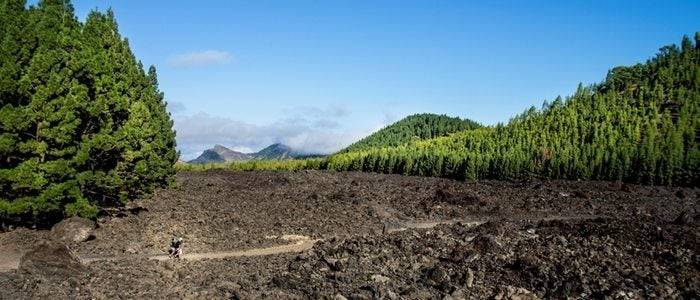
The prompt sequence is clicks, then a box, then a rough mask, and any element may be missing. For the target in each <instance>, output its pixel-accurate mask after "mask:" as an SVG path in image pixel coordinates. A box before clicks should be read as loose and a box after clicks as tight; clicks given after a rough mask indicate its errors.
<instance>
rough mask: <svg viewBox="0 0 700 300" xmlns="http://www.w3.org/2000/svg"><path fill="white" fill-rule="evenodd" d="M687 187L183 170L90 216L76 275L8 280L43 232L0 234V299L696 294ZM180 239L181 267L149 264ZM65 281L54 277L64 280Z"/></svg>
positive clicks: (699, 266)
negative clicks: (145, 193)
mask: <svg viewBox="0 0 700 300" xmlns="http://www.w3.org/2000/svg"><path fill="white" fill-rule="evenodd" d="M699 197H700V190H698V189H697V188H694V189H693V188H676V187H645V186H635V185H626V184H619V183H609V182H574V181H530V182H523V183H508V182H501V181H481V182H477V183H465V182H458V181H452V180H444V179H437V178H420V177H404V176H397V175H380V174H365V173H333V172H317V171H309V172H296V173H276V172H231V171H210V172H202V173H197V172H193V173H189V172H183V173H180V174H179V175H178V180H177V185H176V186H175V187H173V188H170V189H167V190H159V191H158V192H157V193H156V194H155V195H154V196H153V197H152V198H149V199H146V200H140V201H136V202H135V203H134V204H132V206H131V207H129V208H124V209H120V210H116V209H115V210H110V211H105V212H104V213H103V214H102V216H101V217H100V219H99V220H98V223H99V227H98V228H97V229H96V230H95V232H94V235H95V238H94V239H92V240H89V241H86V242H82V243H78V244H72V245H70V248H71V249H72V250H73V252H74V253H75V255H76V256H77V257H79V258H80V259H81V260H82V262H83V266H82V267H79V268H77V269H70V271H64V272H59V271H56V270H52V271H47V270H41V269H31V270H24V269H19V270H17V269H14V270H10V269H12V268H16V266H17V263H18V261H19V258H20V257H21V255H22V253H24V252H26V251H28V250H29V249H31V248H32V247H33V246H34V245H35V244H36V243H38V242H39V241H41V240H44V239H47V238H49V237H50V236H51V233H50V232H49V231H46V230H30V229H23V228H20V229H15V230H11V231H8V232H4V233H0V269H2V270H3V271H4V272H3V273H0V289H1V290H0V298H2V299H17V298H37V297H39V298H47V297H51V298H119V297H122V298H147V297H148V298H157V299H162V298H202V299H210V298H236V297H238V298H323V297H328V298H330V297H333V296H337V295H342V296H344V297H347V298H349V299H352V298H355V299H371V298H387V299H398V298H406V299H424V298H445V297H448V298H449V297H453V298H488V297H496V298H498V297H501V298H503V299H507V298H514V297H524V298H521V299H528V297H539V298H561V297H566V296H569V297H572V298H606V297H609V298H622V299H625V298H630V299H636V298H658V297H671V298H697V297H698V296H699V293H700V255H699V254H700V249H699V247H700V243H699V241H700V230H699V229H700V228H698V227H699V225H700V216H698V214H697V212H700V201H699V200H698V198H699ZM173 235H180V236H183V237H184V239H185V254H186V255H185V257H184V258H185V259H183V260H180V261H173V260H167V259H166V260H164V258H165V256H164V253H165V250H166V248H167V243H168V240H169V239H170V238H171V237H172V236H173ZM66 270H68V269H66Z"/></svg>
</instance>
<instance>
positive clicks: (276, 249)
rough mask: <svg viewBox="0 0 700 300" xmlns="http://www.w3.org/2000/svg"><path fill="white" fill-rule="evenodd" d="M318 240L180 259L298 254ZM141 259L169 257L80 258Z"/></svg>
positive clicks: (90, 259) (106, 258)
mask: <svg viewBox="0 0 700 300" xmlns="http://www.w3.org/2000/svg"><path fill="white" fill-rule="evenodd" d="M318 241H320V240H319V239H316V240H312V239H309V238H306V237H304V238H303V239H299V240H298V241H296V242H295V243H292V244H286V245H280V246H272V247H265V248H252V249H247V250H236V251H216V252H204V253H185V254H183V255H182V256H180V258H182V259H186V260H202V259H221V258H228V257H242V256H264V255H274V254H282V253H298V252H304V251H306V250H309V249H311V248H312V247H313V246H314V244H316V242H318ZM133 257H142V258H147V259H154V260H168V259H170V257H169V256H168V255H167V254H152V255H148V254H141V255H139V254H135V255H120V256H95V257H82V258H81V260H82V261H83V262H85V263H91V262H95V261H116V260H120V259H125V258H133Z"/></svg>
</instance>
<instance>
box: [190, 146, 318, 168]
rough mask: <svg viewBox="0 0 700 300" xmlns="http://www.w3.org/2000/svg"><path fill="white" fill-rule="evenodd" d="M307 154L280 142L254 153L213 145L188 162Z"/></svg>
mask: <svg viewBox="0 0 700 300" xmlns="http://www.w3.org/2000/svg"><path fill="white" fill-rule="evenodd" d="M309 156H310V155H308V154H302V153H299V152H296V151H294V150H293V149H292V148H291V147H289V146H287V145H284V144H280V143H276V144H272V145H270V146H267V147H265V148H264V149H262V150H260V151H258V152H255V153H243V152H238V151H234V150H231V149H229V148H226V147H224V146H222V145H215V146H214V148H211V149H207V150H204V152H202V154H201V155H200V156H199V157H197V158H195V159H193V160H190V161H189V163H193V164H206V163H221V162H235V161H249V160H285V159H295V158H305V157H309ZM312 156H318V155H312Z"/></svg>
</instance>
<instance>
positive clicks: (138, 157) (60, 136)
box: [0, 0, 178, 218]
mask: <svg viewBox="0 0 700 300" xmlns="http://www.w3.org/2000/svg"><path fill="white" fill-rule="evenodd" d="M0 18H1V19H0V24H2V25H0V26H1V27H0V33H2V40H1V41H0V43H1V44H0V59H1V60H0V188H1V189H2V191H3V193H2V194H0V213H2V214H3V215H5V217H17V216H21V217H35V218H55V217H61V216H64V215H75V214H78V215H83V216H94V215H95V214H96V213H97V210H98V207H99V206H103V205H115V204H121V203H124V202H125V201H127V200H128V199H134V198H136V197H139V196H143V195H145V194H147V193H150V192H151V191H152V190H153V189H154V188H155V187H158V186H163V185H165V184H167V183H168V181H169V179H170V178H171V177H172V175H173V173H174V170H173V164H174V163H175V162H176V160H177V156H178V153H177V152H176V151H175V134H174V132H173V130H172V121H171V120H170V116H169V115H168V113H167V112H166V110H165V102H164V99H163V95H162V93H161V92H160V91H159V90H158V85H157V79H156V74H155V69H154V68H151V69H150V70H149V71H148V73H146V71H145V70H144V68H143V66H142V65H141V63H140V62H139V61H138V60H137V59H136V58H135V57H134V55H133V54H132V53H131V50H130V49H129V45H128V42H127V41H126V40H125V39H123V38H122V37H121V36H120V35H119V32H118V28H117V23H116V21H115V19H114V16H113V14H112V12H111V11H108V12H107V13H106V14H103V13H99V12H92V13H90V15H89V16H88V18H87V20H86V21H85V23H84V24H82V23H80V22H78V21H77V19H76V17H75V14H74V12H73V8H72V6H71V4H70V2H69V1H67V0H44V1H40V2H39V3H38V4H37V5H36V6H35V7H30V8H28V9H27V8H26V5H25V3H24V1H16V0H0Z"/></svg>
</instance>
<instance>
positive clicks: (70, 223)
mask: <svg viewBox="0 0 700 300" xmlns="http://www.w3.org/2000/svg"><path fill="white" fill-rule="evenodd" d="M94 229H95V222H93V221H91V220H88V219H83V218H80V217H71V218H68V219H65V220H63V221H61V222H59V223H58V224H56V225H54V226H53V228H51V234H52V235H53V238H54V239H55V240H57V241H60V242H64V243H79V242H84V241H87V240H88V239H91V238H94V235H93V234H92V232H93V230H94Z"/></svg>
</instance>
